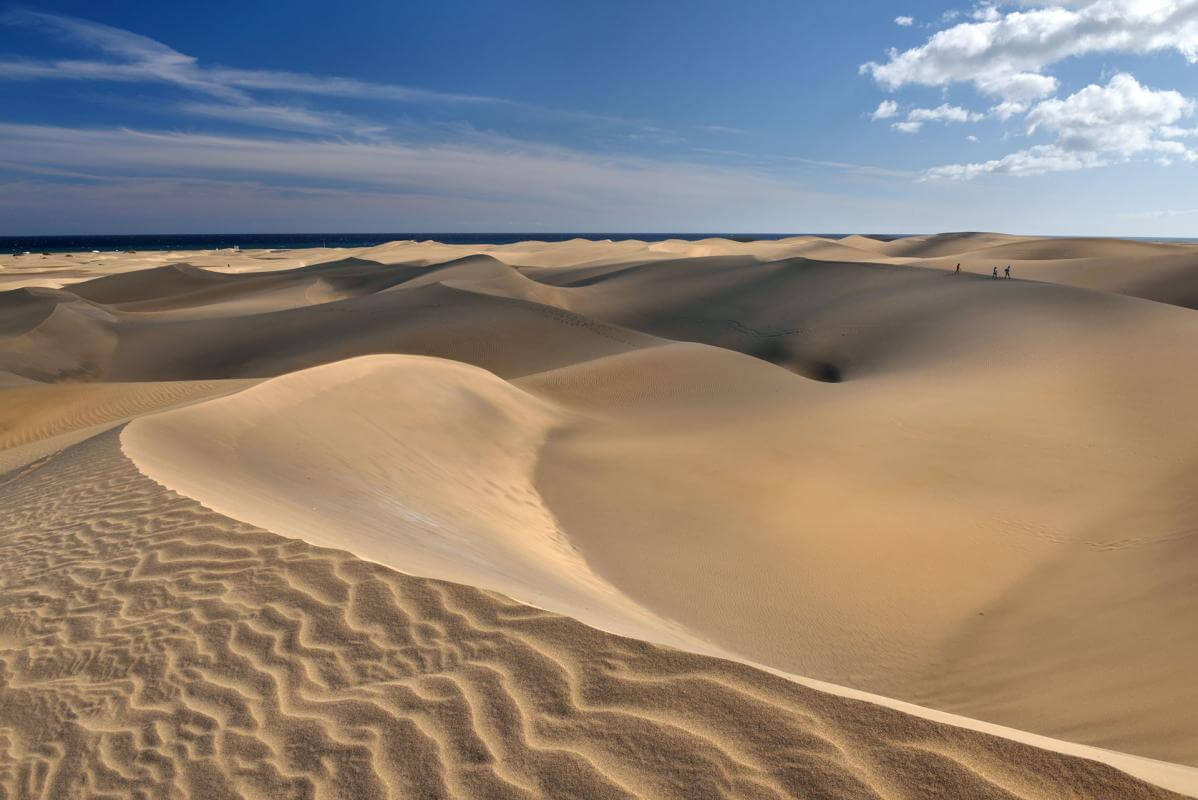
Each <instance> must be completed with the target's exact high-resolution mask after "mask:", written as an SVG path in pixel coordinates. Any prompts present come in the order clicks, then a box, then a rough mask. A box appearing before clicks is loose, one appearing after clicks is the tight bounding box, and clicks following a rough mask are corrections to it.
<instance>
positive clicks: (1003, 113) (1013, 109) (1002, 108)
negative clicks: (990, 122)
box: [990, 100, 1028, 122]
mask: <svg viewBox="0 0 1198 800" xmlns="http://www.w3.org/2000/svg"><path fill="white" fill-rule="evenodd" d="M1027 107H1028V106H1027V103H1017V102H1015V101H1014V100H1004V101H1002V102H1001V103H999V104H998V105H996V106H994V107H992V108H991V109H990V113H991V114H993V115H994V116H996V117H998V118H999V119H1001V120H1003V121H1004V122H1005V121H1006V120H1008V119H1010V118H1011V117H1013V116H1015V115H1017V114H1022V113H1023V112H1025V111H1027Z"/></svg>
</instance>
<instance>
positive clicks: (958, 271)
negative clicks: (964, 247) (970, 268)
mask: <svg viewBox="0 0 1198 800" xmlns="http://www.w3.org/2000/svg"><path fill="white" fill-rule="evenodd" d="M957 274H958V275H960V274H961V265H960V264H958V265H957Z"/></svg>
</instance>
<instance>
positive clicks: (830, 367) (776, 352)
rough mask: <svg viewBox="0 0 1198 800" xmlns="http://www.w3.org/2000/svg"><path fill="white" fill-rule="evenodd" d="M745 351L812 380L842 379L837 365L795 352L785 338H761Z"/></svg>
mask: <svg viewBox="0 0 1198 800" xmlns="http://www.w3.org/2000/svg"><path fill="white" fill-rule="evenodd" d="M745 353H746V354H747V355H750V356H753V357H754V358H760V359H761V360H762V361H768V362H770V363H771V364H773V365H775V366H778V367H782V368H783V369H787V370H790V371H791V372H793V373H795V374H796V375H802V376H803V377H804V378H810V379H811V380H814V381H822V382H823V383H840V382H841V381H842V380H844V373H843V371H842V370H841V368H840V367H839V366H838V365H836V364H834V363H832V362H831V361H827V360H824V359H820V358H811V357H809V356H803V355H802V354H799V353H796V352H795V351H794V349H793V348H792V347H790V346H788V343H787V341H786V340H785V339H781V338H776V339H763V340H761V342H760V343H758V344H757V345H755V346H750V347H748V348H746V350H745Z"/></svg>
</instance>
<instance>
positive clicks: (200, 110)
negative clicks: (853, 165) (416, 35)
mask: <svg viewBox="0 0 1198 800" xmlns="http://www.w3.org/2000/svg"><path fill="white" fill-rule="evenodd" d="M0 23H3V24H7V25H12V26H20V27H24V28H30V29H36V30H40V31H43V32H44V33H47V34H49V35H52V36H55V37H58V38H60V39H64V40H67V41H70V42H72V43H75V44H78V45H81V46H83V47H85V48H89V49H91V50H95V51H98V52H99V53H101V54H102V55H104V56H106V57H107V60H87V59H60V60H53V61H46V60H40V61H39V60H32V59H19V58H10V59H7V60H0V80H8V81H50V80H64V81H97V82H117V83H157V84H165V85H170V86H173V87H176V88H178V89H181V90H184V91H187V92H191V93H195V94H200V95H205V96H207V97H208V98H210V99H209V102H207V103H188V104H182V105H180V106H179V107H178V110H180V111H182V112H184V113H194V114H199V115H203V116H209V117H216V116H220V117H223V118H226V119H233V120H240V121H242V122H248V123H260V124H262V125H264V126H265V127H286V128H291V129H329V128H334V127H337V125H338V124H339V123H345V124H346V129H345V132H346V133H356V132H358V131H360V130H365V131H371V130H372V129H373V126H371V125H368V124H363V123H362V122H361V121H360V120H356V119H350V118H348V117H346V116H345V115H339V114H337V113H335V112H324V111H320V110H315V109H311V108H294V107H288V106H283V105H280V104H279V103H277V102H273V101H270V100H263V99H261V98H260V97H259V94H262V93H266V94H271V93H286V94H288V95H293V96H294V95H307V96H309V97H312V98H349V99H358V100H369V101H375V102H387V103H403V104H414V105H426V106H430V105H431V106H443V107H457V108H495V109H503V110H506V111H508V112H510V113H518V114H523V115H527V116H530V117H533V118H550V119H556V120H572V121H576V122H591V123H596V124H602V125H611V126H621V127H626V128H636V129H647V128H651V127H652V126H651V125H650V124H649V123H646V122H644V121H641V120H632V119H625V118H621V117H617V116H612V115H607V114H596V113H591V112H586V111H576V110H570V109H554V108H547V107H544V106H540V105H536V104H533V103H526V102H521V101H517V100H511V99H507V98H503V97H490V96H485V95H476V94H466V93H457V92H442V91H435V90H431V89H425V88H420V87H414V86H404V85H400V84H394V83H375V82H371V81H363V80H357V79H354V78H345V77H337V76H327V75H311V74H307V73H302V72H289V71H283V70H253V69H238V68H233V67H226V66H221V65H215V64H212V65H209V64H201V63H200V61H199V60H198V59H196V58H195V57H193V56H189V55H186V54H184V53H181V52H179V51H178V50H175V49H174V48H172V47H170V46H168V45H166V44H163V43H162V42H159V41H156V40H154V39H151V38H149V37H146V36H142V35H141V34H138V33H134V32H132V31H127V30H123V29H121V28H114V27H112V26H110V25H105V24H103V23H99V22H93V21H91V20H85V19H79V18H76V17H70V16H66V15H62V14H51V13H46V12H40V11H30V10H16V11H10V12H7V13H5V14H3V15H0ZM218 103H219V104H224V105H225V106H227V109H226V111H224V112H223V113H222V112H219V108H218V105H217V104H218ZM708 127H710V128H711V130H712V131H713V132H714V131H716V129H718V128H719V127H720V126H708ZM733 130H735V129H732V128H723V129H722V131H723V132H725V133H727V132H730V131H733Z"/></svg>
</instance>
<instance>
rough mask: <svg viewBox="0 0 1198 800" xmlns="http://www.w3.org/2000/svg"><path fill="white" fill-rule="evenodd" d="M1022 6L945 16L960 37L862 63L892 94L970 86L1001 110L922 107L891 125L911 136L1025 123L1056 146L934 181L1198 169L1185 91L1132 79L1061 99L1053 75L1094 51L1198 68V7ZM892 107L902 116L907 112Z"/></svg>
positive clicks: (935, 39)
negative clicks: (1121, 167)
mask: <svg viewBox="0 0 1198 800" xmlns="http://www.w3.org/2000/svg"><path fill="white" fill-rule="evenodd" d="M1023 6H1024V7H1023V8H1021V9H1016V10H1012V11H1008V12H1005V13H1004V12H1003V11H1001V10H1000V8H999V6H998V5H996V4H986V5H980V6H978V7H976V8H975V9H974V11H973V12H972V13H971V14H969V15H968V19H967V21H962V22H957V21H956V16H947V15H946V16H945V17H943V18H942V19H941V23H942V24H944V25H949V27H946V28H944V29H943V30H940V31H938V32H936V33H934V34H932V35H931V36H930V37H929V38H928V39H927V40H926V41H925V42H924V43H923V44H921V45H919V46H917V47H913V48H910V49H908V50H905V51H901V52H900V51H898V50H893V49H892V50H891V51H890V52H889V58H888V60H887V61H885V62H882V63H879V62H872V61H871V62H867V63H865V64H863V65H861V67H860V72H861V74H863V75H867V76H869V77H870V78H872V79H873V80H874V81H875V82H876V83H877V84H878V86H880V87H881V88H883V89H886V90H889V91H898V90H900V89H903V88H905V87H907V86H911V85H918V86H933V87H943V88H944V89H945V90H946V91H947V89H948V88H949V87H950V86H952V85H954V84H967V85H970V86H972V87H973V88H974V89H975V90H977V91H978V92H979V93H981V94H983V95H988V96H990V97H993V98H995V100H996V101H997V102H995V103H994V104H993V105H992V106H991V107H990V109H989V110H988V111H987V112H981V111H971V110H967V109H964V108H961V107H959V106H952V105H949V104H947V103H945V104H943V105H941V106H939V107H938V108H935V109H912V110H911V111H910V112H908V114H907V117H906V119H903V120H901V121H896V122H894V123H892V124H891V127H892V128H894V129H895V130H897V131H899V132H901V133H909V134H910V133H916V132H918V131H919V130H920V129H921V128H922V127H923V125H924V123H926V122H931V121H938V122H945V123H948V122H976V121H980V120H982V119H987V118H989V119H993V120H997V121H998V122H999V123H1008V122H1010V121H1012V120H1015V119H1020V120H1021V121H1020V123H1019V124H1020V127H1021V128H1022V130H1021V131H1020V133H1021V134H1023V135H1026V136H1028V137H1033V136H1040V137H1044V136H1047V137H1049V138H1050V139H1051V140H1050V141H1048V142H1043V141H1042V142H1040V143H1036V144H1031V145H1030V146H1028V147H1025V148H1023V149H1021V150H1017V151H1015V152H1012V153H1008V154H1007V155H1005V156H1001V157H998V158H994V159H990V160H987V161H981V162H974V163H965V164H947V165H943V166H936V167H932V168H930V169H928V170H926V171H925V172H924V174H923V176H922V179H923V180H930V179H950V180H970V179H973V178H977V177H980V176H983V175H1014V176H1027V175H1039V174H1043V173H1047V172H1061V171H1070V170H1079V169H1089V168H1094V167H1101V166H1106V165H1109V164H1117V163H1123V162H1126V161H1129V160H1133V159H1138V158H1152V159H1155V160H1156V161H1157V162H1158V163H1160V164H1162V165H1166V166H1167V165H1170V164H1173V163H1175V162H1181V163H1185V162H1194V161H1198V151H1195V150H1193V149H1190V147H1188V146H1187V145H1186V144H1185V143H1184V141H1182V140H1184V139H1186V138H1187V137H1188V136H1191V135H1193V134H1192V131H1193V130H1194V129H1192V128H1187V127H1184V126H1182V125H1180V124H1179V123H1180V122H1181V121H1182V120H1184V119H1186V118H1188V117H1190V116H1192V115H1193V114H1194V112H1195V103H1194V101H1193V100H1191V99H1190V98H1188V97H1186V96H1184V95H1182V94H1181V93H1180V92H1177V91H1175V90H1172V89H1168V88H1155V87H1148V86H1144V85H1142V84H1141V83H1140V82H1139V81H1138V80H1136V78H1135V77H1134V76H1133V75H1131V74H1129V73H1126V72H1121V73H1119V74H1116V75H1114V76H1113V77H1111V78H1110V79H1109V80H1108V81H1107V82H1106V83H1105V84H1091V85H1088V86H1086V87H1084V88H1082V89H1080V90H1079V91H1076V92H1074V93H1072V94H1070V95H1067V96H1065V97H1058V96H1055V95H1056V94H1057V91H1058V89H1059V82H1058V79H1057V78H1056V76H1054V75H1052V74H1049V72H1048V70H1049V69H1050V68H1051V67H1052V66H1053V65H1055V64H1057V63H1058V62H1060V61H1062V60H1064V59H1067V58H1071V57H1074V56H1079V55H1084V54H1088V53H1124V54H1148V53H1157V52H1166V51H1172V52H1175V53H1177V54H1179V55H1180V56H1181V57H1182V59H1184V61H1185V62H1187V63H1189V64H1196V63H1198V0H1151V1H1148V0H1076V2H1070V0H1057V2H1055V3H1054V2H1035V1H1034V0H1028V1H1027V2H1024V3H1023ZM958 16H959V15H958ZM884 102H890V103H893V102H894V101H884ZM890 108H891V109H892V110H893V111H894V112H897V104H894V105H892V106H890ZM896 115H897V114H896V113H892V114H891V116H896ZM871 116H872V115H871ZM873 118H874V119H881V118H883V117H878V116H873Z"/></svg>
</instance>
